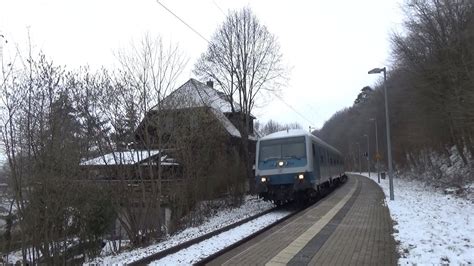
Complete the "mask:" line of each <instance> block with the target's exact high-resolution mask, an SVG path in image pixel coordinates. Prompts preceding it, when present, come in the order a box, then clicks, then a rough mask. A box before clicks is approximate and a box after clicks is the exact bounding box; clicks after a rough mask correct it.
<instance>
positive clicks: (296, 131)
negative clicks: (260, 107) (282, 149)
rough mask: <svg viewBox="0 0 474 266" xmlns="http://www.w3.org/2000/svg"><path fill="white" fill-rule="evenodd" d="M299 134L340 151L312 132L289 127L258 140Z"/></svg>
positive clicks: (298, 135) (297, 135)
mask: <svg viewBox="0 0 474 266" xmlns="http://www.w3.org/2000/svg"><path fill="white" fill-rule="evenodd" d="M300 136H309V137H310V138H312V139H314V140H315V141H316V143H319V144H321V145H323V146H324V147H326V148H328V149H330V150H333V151H334V152H337V153H340V152H339V151H338V150H337V149H336V148H334V147H333V146H331V145H329V144H327V143H326V142H324V141H323V140H321V139H320V138H318V137H316V136H315V135H313V134H312V133H310V132H308V131H306V130H303V129H289V130H282V131H278V132H275V133H272V134H269V135H266V136H265V137H263V138H261V139H260V140H270V139H282V138H291V137H300Z"/></svg>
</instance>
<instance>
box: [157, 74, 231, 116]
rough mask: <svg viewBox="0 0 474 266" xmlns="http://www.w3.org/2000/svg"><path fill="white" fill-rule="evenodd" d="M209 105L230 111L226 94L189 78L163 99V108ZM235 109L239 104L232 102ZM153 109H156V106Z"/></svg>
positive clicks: (226, 111) (224, 111) (225, 111)
mask: <svg viewBox="0 0 474 266" xmlns="http://www.w3.org/2000/svg"><path fill="white" fill-rule="evenodd" d="M204 106H207V107H211V108H214V109H216V110H218V111H220V112H222V113H229V112H232V108H231V105H230V102H229V99H228V98H227V96H226V95H225V94H224V93H222V92H219V91H217V90H215V89H213V88H211V87H209V86H208V85H206V84H204V83H201V82H199V81H197V80H195V79H189V80H188V81H187V82H186V83H184V84H183V85H181V87H179V88H178V89H176V90H175V91H174V92H172V93H171V94H170V95H168V97H166V98H165V99H164V100H163V105H162V107H163V108H164V109H182V108H190V107H204ZM234 108H235V111H240V106H239V105H238V104H237V103H235V102H234ZM153 109H155V110H156V107H154V108H153Z"/></svg>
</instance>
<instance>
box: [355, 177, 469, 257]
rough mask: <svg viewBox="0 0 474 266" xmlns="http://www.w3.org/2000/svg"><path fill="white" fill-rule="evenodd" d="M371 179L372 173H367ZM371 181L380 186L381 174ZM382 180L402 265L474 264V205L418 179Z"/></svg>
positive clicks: (381, 183)
mask: <svg viewBox="0 0 474 266" xmlns="http://www.w3.org/2000/svg"><path fill="white" fill-rule="evenodd" d="M363 175H365V176H368V173H363ZM371 178H372V179H373V180H374V181H375V182H376V183H377V174H376V173H372V174H371ZM388 182H389V181H388V177H387V179H385V180H384V179H381V182H380V186H381V187H382V189H383V191H384V192H385V195H386V197H387V205H388V208H389V209H390V215H391V216H392V219H393V220H394V221H395V226H394V229H395V233H394V237H395V240H396V241H397V242H399V247H398V248H399V254H400V259H399V261H398V263H399V264H448V263H449V264H453V265H459V264H474V204H473V202H472V201H470V200H468V199H465V198H459V197H456V196H454V195H452V194H445V193H444V192H443V191H442V190H440V189H435V188H433V187H431V186H429V185H426V184H424V183H422V182H420V181H417V180H407V179H400V178H394V180H393V183H394V185H393V187H394V196H395V200H394V201H390V200H389V183H388ZM471 186H472V185H471Z"/></svg>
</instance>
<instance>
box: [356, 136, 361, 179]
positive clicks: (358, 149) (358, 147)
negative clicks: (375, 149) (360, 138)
mask: <svg viewBox="0 0 474 266" xmlns="http://www.w3.org/2000/svg"><path fill="white" fill-rule="evenodd" d="M356 144H357V153H358V154H359V174H362V164H361V163H360V143H359V142H356Z"/></svg>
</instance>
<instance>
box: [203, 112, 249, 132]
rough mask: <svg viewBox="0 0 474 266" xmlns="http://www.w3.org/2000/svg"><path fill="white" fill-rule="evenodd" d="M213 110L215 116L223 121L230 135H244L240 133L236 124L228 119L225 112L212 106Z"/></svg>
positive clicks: (222, 123)
mask: <svg viewBox="0 0 474 266" xmlns="http://www.w3.org/2000/svg"><path fill="white" fill-rule="evenodd" d="M211 111H212V113H213V114H214V116H215V117H216V118H217V120H219V121H220V122H221V125H222V126H223V127H224V128H225V130H227V132H229V134H230V135H232V136H234V137H237V138H241V137H242V135H240V132H239V130H238V129H237V128H236V127H235V126H234V124H232V122H230V120H229V119H227V117H225V115H224V114H223V113H221V112H219V111H217V110H216V109H214V108H211ZM249 138H250V136H249Z"/></svg>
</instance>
